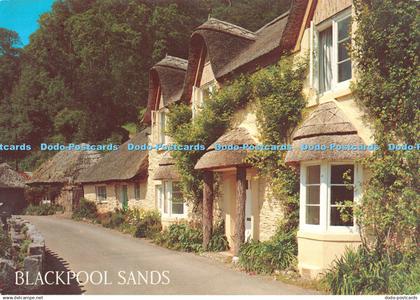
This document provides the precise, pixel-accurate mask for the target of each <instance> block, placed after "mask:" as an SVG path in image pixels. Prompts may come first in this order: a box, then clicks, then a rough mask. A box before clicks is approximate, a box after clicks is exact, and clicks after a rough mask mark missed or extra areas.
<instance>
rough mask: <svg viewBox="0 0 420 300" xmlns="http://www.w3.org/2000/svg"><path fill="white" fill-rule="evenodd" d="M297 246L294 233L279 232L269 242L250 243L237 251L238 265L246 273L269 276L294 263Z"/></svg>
mask: <svg viewBox="0 0 420 300" xmlns="http://www.w3.org/2000/svg"><path fill="white" fill-rule="evenodd" d="M296 255H297V244H296V234H295V232H283V231H281V230H279V231H278V232H277V233H276V235H275V236H274V237H273V238H272V239H270V240H269V241H265V242H259V241H250V242H247V243H245V244H244V245H243V246H242V247H241V249H240V251H239V265H240V266H241V267H243V268H244V269H245V270H246V271H248V272H249V271H253V272H257V273H261V274H271V273H273V272H274V270H284V269H286V268H288V267H290V266H293V265H294V264H295V263H296Z"/></svg>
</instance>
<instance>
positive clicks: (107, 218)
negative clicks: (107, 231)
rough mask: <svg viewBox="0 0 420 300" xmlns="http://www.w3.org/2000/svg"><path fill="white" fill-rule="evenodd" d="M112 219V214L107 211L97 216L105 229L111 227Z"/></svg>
mask: <svg viewBox="0 0 420 300" xmlns="http://www.w3.org/2000/svg"><path fill="white" fill-rule="evenodd" d="M111 217H112V212H110V211H107V212H105V213H100V214H98V215H97V217H96V219H97V221H98V223H99V224H101V225H102V226H103V227H107V228H110V227H111Z"/></svg>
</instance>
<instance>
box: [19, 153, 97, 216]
mask: <svg viewBox="0 0 420 300" xmlns="http://www.w3.org/2000/svg"><path fill="white" fill-rule="evenodd" d="M100 158H101V154H100V153H99V152H97V151H76V150H71V151H60V152H58V153H56V154H55V155H54V156H53V157H51V158H50V159H48V160H47V161H46V162H44V163H43V164H42V165H41V166H39V167H38V168H37V169H36V170H35V171H34V172H33V174H32V178H31V179H30V180H29V181H28V182H27V183H28V184H29V185H30V186H31V187H35V188H37V189H41V193H40V194H39V196H37V199H35V201H37V202H46V203H56V204H59V205H61V206H63V208H64V210H65V211H71V210H72V209H73V208H74V206H75V205H77V204H78V201H79V199H80V197H81V196H82V193H81V188H80V186H78V185H77V183H76V182H75V180H76V178H77V177H78V176H79V175H80V173H81V172H82V171H83V170H85V169H87V168H89V167H90V166H92V165H93V164H95V163H96V162H97V161H98V160H99V159H100Z"/></svg>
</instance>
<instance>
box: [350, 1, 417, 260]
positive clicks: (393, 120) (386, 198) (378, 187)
mask: <svg viewBox="0 0 420 300" xmlns="http://www.w3.org/2000/svg"><path fill="white" fill-rule="evenodd" d="M418 8H419V6H418V3H416V1H402V0H399V1H394V0H385V1H376V0H375V1H374V0H372V1H360V0H357V1H355V12H356V22H357V24H358V26H357V31H356V35H355V47H354V49H353V56H354V58H355V60H357V63H358V77H357V78H356V82H355V84H354V85H353V90H354V92H355V94H356V96H357V100H358V102H359V103H360V105H361V106H362V107H363V108H364V109H365V111H366V113H367V117H368V118H369V119H370V120H371V122H372V124H373V125H374V129H375V136H374V137H375V142H376V144H378V145H379V146H380V147H381V150H379V151H375V153H373V155H372V156H371V157H370V158H368V159H366V160H365V161H364V164H365V165H366V166H367V167H368V168H369V169H370V170H371V174H372V176H371V177H370V178H369V179H368V182H367V186H368V187H369V188H368V189H366V191H365V193H364V195H363V200H362V203H361V206H360V207H358V208H357V209H356V211H355V214H356V219H357V220H358V222H359V225H360V226H361V227H362V228H363V231H362V233H363V234H364V237H365V238H364V240H363V242H364V246H365V247H368V248H369V249H373V250H374V251H375V252H376V253H378V254H379V255H381V256H382V255H387V256H392V255H393V252H402V253H406V254H408V255H410V254H413V253H416V249H417V246H418V244H419V239H418V238H419V234H418V232H419V231H420V216H419V210H418V207H419V206H420V196H419V186H420V164H419V162H420V154H419V152H418V151H387V144H390V143H394V144H415V143H417V142H418V141H419V139H420V125H419V122H416V121H415V120H419V119H420V102H419V101H418V99H419V90H420V88H419V87H420V86H419V82H420V79H419V78H420V76H419V75H420V73H419V72H420V69H419V68H418V60H419V59H418V54H419V43H418V36H419V33H420V27H419V26H418Z"/></svg>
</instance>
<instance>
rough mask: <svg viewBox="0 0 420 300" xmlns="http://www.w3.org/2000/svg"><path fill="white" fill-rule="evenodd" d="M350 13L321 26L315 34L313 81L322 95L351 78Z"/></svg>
mask: <svg viewBox="0 0 420 300" xmlns="http://www.w3.org/2000/svg"><path fill="white" fill-rule="evenodd" d="M350 33H351V15H350V11H348V12H346V13H345V14H344V15H343V14H342V15H340V16H339V17H337V18H334V19H332V20H330V21H329V22H328V21H327V22H326V24H321V25H320V26H319V28H318V29H317V31H316V34H315V39H316V41H315V43H314V44H315V45H317V46H316V48H315V49H317V51H316V53H317V58H316V59H315V60H314V64H315V66H314V70H315V81H316V82H317V88H318V90H319V92H320V93H324V92H326V91H329V90H331V89H334V87H335V86H337V85H338V84H340V83H341V82H345V81H347V80H349V79H351V77H352V65H351V58H350V46H351V35H350Z"/></svg>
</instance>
